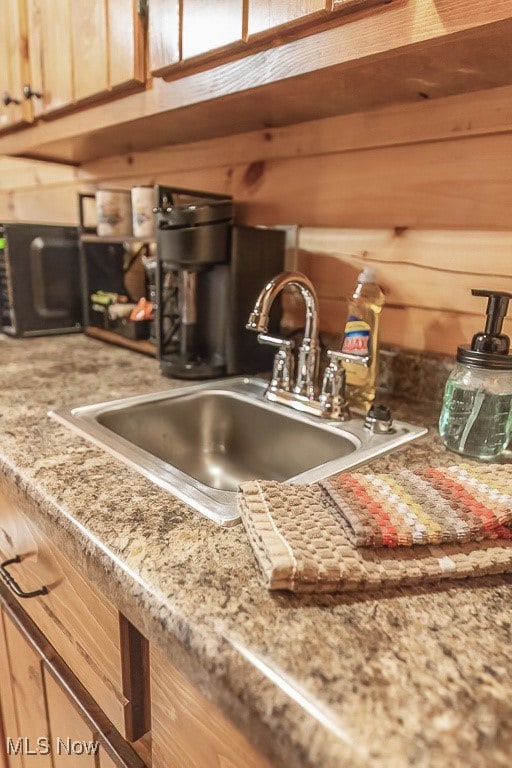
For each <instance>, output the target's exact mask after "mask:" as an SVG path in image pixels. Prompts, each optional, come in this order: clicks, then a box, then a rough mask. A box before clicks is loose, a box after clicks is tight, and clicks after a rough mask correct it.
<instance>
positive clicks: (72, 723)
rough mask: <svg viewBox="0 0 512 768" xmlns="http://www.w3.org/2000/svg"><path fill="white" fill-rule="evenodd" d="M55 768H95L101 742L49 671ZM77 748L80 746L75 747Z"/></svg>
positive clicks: (48, 683) (47, 678) (48, 693)
mask: <svg viewBox="0 0 512 768" xmlns="http://www.w3.org/2000/svg"><path fill="white" fill-rule="evenodd" d="M44 679H45V685H46V695H47V700H48V722H49V726H50V739H51V745H52V753H53V768H76V766H77V765H79V766H80V768H95V765H96V754H99V752H100V749H99V743H98V741H97V739H96V738H95V734H94V733H92V731H91V730H90V728H89V727H88V726H87V725H86V723H85V722H84V721H83V720H82V718H81V717H80V715H79V714H78V712H77V710H76V709H75V708H74V707H73V706H72V705H71V704H70V702H69V699H68V697H67V696H66V694H65V693H64V691H63V690H62V688H61V687H60V686H59V685H58V684H57V683H56V682H55V680H54V679H53V677H52V676H51V675H50V674H49V673H48V672H47V671H46V670H45V675H44ZM75 745H76V746H75Z"/></svg>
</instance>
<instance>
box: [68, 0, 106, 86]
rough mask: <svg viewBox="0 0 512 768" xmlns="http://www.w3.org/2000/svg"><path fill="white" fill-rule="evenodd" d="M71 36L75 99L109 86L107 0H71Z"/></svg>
mask: <svg viewBox="0 0 512 768" xmlns="http://www.w3.org/2000/svg"><path fill="white" fill-rule="evenodd" d="M71 38H72V41H73V75H74V98H75V101H80V100H82V99H87V98H89V97H91V96H93V95H95V94H98V93H101V92H102V91H106V90H107V89H108V56H107V7H106V0H73V2H72V3H71Z"/></svg>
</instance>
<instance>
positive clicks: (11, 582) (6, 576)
mask: <svg viewBox="0 0 512 768" xmlns="http://www.w3.org/2000/svg"><path fill="white" fill-rule="evenodd" d="M13 563H21V557H20V556H19V555H16V557H12V558H11V559H10V560H4V562H3V563H2V564H1V565H0V576H1V577H2V579H3V581H4V582H5V583H6V584H7V586H8V587H9V589H11V590H12V591H13V592H14V594H15V595H17V596H18V597H38V596H39V595H47V594H48V588H47V587H41V588H40V589H35V590H34V591H33V592H24V591H23V590H22V589H21V587H20V585H19V584H18V582H17V581H16V580H15V579H14V578H13V577H12V576H11V574H10V573H9V571H8V570H7V566H8V565H12V564H13Z"/></svg>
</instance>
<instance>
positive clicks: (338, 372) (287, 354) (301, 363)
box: [246, 272, 368, 419]
mask: <svg viewBox="0 0 512 768" xmlns="http://www.w3.org/2000/svg"><path fill="white" fill-rule="evenodd" d="M288 286H293V287H295V288H297V289H298V290H299V291H300V294H301V296H302V298H303V300H304V304H305V308H306V319H305V324H304V337H303V339H302V343H301V345H300V346H299V348H298V351H297V370H296V376H295V383H293V381H292V379H293V368H294V366H293V357H292V349H293V343H292V342H291V341H290V340H289V339H282V338H279V337H276V336H270V335H269V334H268V322H269V316H270V310H271V308H272V305H273V303H274V301H275V300H276V298H277V297H278V295H279V294H280V293H281V291H283V290H284V289H285V288H287V287H288ZM318 326H319V310H318V298H317V295H316V291H315V289H314V287H313V284H312V283H311V281H310V280H309V278H308V277H306V275H303V274H302V273H301V272H281V273H280V274H279V275H276V276H275V277H273V278H272V280H269V282H268V283H267V284H266V285H265V286H264V287H263V289H262V290H261V292H260V294H259V296H258V298H257V299H256V303H255V305H254V309H253V311H252V312H251V314H250V316H249V319H248V321H247V325H246V328H248V329H249V330H252V331H256V332H257V333H258V341H259V342H260V343H261V344H271V345H272V346H275V347H278V352H277V354H276V356H275V359H274V371H273V375H272V380H271V382H270V384H269V386H268V387H267V391H266V393H265V397H266V398H267V399H268V400H272V401H274V402H280V403H284V404H285V405H289V406H291V407H292V408H295V409H296V410H300V411H304V412H306V413H313V414H315V415H319V416H324V417H326V418H331V419H346V418H349V410H348V405H347V402H346V398H345V371H344V369H343V367H342V361H343V360H348V359H350V361H351V362H355V363H358V364H360V365H368V359H367V358H364V359H362V358H357V357H356V356H355V355H346V354H344V353H341V352H329V357H330V359H331V362H330V365H329V366H328V368H327V370H326V372H325V376H324V380H323V383H322V387H321V391H320V394H319V395H318V397H317V393H318V390H319V387H318V384H317V380H318V363H319V358H320V341H319V335H318Z"/></svg>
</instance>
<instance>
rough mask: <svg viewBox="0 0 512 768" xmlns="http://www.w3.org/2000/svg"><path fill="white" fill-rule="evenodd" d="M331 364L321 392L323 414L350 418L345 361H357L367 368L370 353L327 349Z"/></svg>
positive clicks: (343, 418) (331, 417) (330, 417)
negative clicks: (362, 353) (361, 353)
mask: <svg viewBox="0 0 512 768" xmlns="http://www.w3.org/2000/svg"><path fill="white" fill-rule="evenodd" d="M327 356H328V358H329V361H330V362H329V365H328V366H327V368H326V369H325V373H324V378H323V382H322V391H321V393H320V397H319V400H320V403H321V404H322V415H323V416H324V417H325V418H329V419H339V420H340V421H345V420H346V419H350V410H349V407H348V401H347V398H346V395H345V384H346V373H345V369H344V367H343V363H355V364H356V365H363V366H365V367H366V368H367V367H368V366H369V365H370V356H369V355H364V356H362V355H355V354H353V353H352V352H341V351H338V350H333V349H329V350H327Z"/></svg>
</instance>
